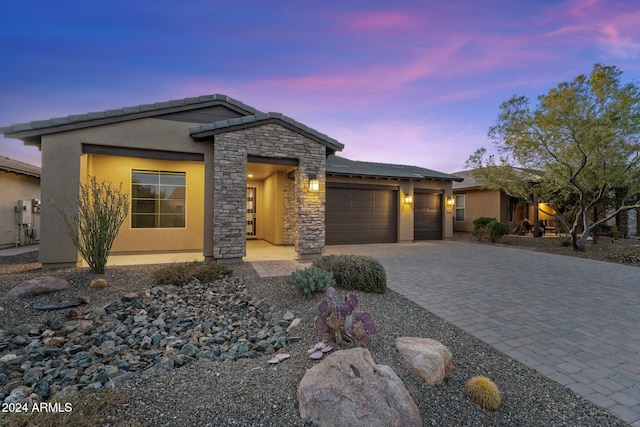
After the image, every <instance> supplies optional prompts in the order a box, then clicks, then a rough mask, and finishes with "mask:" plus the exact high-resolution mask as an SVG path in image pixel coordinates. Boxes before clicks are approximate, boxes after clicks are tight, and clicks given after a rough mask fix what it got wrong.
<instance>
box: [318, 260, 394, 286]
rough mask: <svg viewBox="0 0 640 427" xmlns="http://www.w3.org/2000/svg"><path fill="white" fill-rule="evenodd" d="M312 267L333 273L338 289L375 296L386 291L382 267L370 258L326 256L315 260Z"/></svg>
mask: <svg viewBox="0 0 640 427" xmlns="http://www.w3.org/2000/svg"><path fill="white" fill-rule="evenodd" d="M313 266H314V267H317V268H321V269H323V270H325V271H330V272H331V273H333V278H334V280H335V281H336V286H338V287H339V288H342V289H349V290H355V291H362V292H368V293H375V294H383V293H385V292H386V291H387V274H386V272H385V271H384V267H383V266H382V264H380V262H379V261H378V260H375V259H373V258H371V257H366V256H359V255H327V256H323V257H322V258H319V259H317V260H315V261H314V262H313Z"/></svg>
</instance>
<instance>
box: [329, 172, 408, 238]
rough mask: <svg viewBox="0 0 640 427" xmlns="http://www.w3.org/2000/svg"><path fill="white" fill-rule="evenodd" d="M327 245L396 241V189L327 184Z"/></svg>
mask: <svg viewBox="0 0 640 427" xmlns="http://www.w3.org/2000/svg"><path fill="white" fill-rule="evenodd" d="M326 206H327V208H326V244H328V245H340V244H361V243H395V242H397V240H398V238H397V236H398V209H397V206H398V191H397V190H396V189H390V188H389V187H348V186H342V185H340V184H328V188H327V204H326Z"/></svg>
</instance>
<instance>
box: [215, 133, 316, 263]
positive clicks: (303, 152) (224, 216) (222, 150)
mask: <svg viewBox="0 0 640 427" xmlns="http://www.w3.org/2000/svg"><path fill="white" fill-rule="evenodd" d="M249 155H253V156H262V157H272V158H289V159H297V160H298V168H297V169H296V171H295V181H294V183H293V185H292V187H293V188H292V190H293V194H292V195H287V194H285V204H286V203H287V202H286V200H290V201H292V202H293V203H294V207H293V209H287V212H288V213H287V215H286V217H285V220H286V223H285V230H287V229H289V234H290V235H292V236H293V244H294V247H295V249H296V251H297V252H298V254H299V255H301V256H305V255H312V254H321V253H323V252H324V241H325V230H324V227H325V222H324V220H325V218H324V214H325V171H326V169H325V168H326V147H325V146H324V145H323V144H320V143H318V142H316V141H313V140H311V139H308V138H306V137H304V136H302V135H300V134H298V133H296V132H293V131H291V130H289V129H287V128H285V127H283V126H280V125H278V124H274V123H269V124H264V125H257V126H255V127H250V128H246V129H240V130H236V131H230V132H227V133H222V134H219V135H216V136H215V139H214V159H213V165H214V195H213V197H214V202H213V206H214V207H213V211H214V236H213V242H214V249H213V253H214V258H216V259H234V258H241V257H243V256H245V255H246V185H247V178H246V175H247V156H249ZM310 173H311V174H316V176H317V177H318V179H319V180H320V191H318V192H310V191H309V179H308V176H309V174H310ZM285 187H287V188H289V187H290V185H289V184H287V185H286V186H285ZM286 191H287V190H286V189H285V192H286ZM291 229H293V230H292V232H291ZM285 239H286V238H285ZM285 241H286V240H285Z"/></svg>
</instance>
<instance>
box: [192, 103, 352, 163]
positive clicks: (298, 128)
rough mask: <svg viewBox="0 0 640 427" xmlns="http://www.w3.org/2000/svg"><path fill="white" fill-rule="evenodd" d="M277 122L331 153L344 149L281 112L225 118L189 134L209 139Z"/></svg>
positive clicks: (194, 137)
mask: <svg viewBox="0 0 640 427" xmlns="http://www.w3.org/2000/svg"><path fill="white" fill-rule="evenodd" d="M272 123H276V124H279V125H280V126H282V127H285V128H287V129H289V130H291V131H293V132H296V133H299V134H301V135H303V136H305V137H306V138H309V139H311V140H313V141H316V142H318V143H320V144H323V145H325V146H326V147H327V148H328V149H329V150H331V151H332V152H331V154H333V153H334V152H336V151H342V150H343V149H344V144H342V143H340V142H338V141H337V140H335V139H333V138H330V137H329V136H327V135H325V134H323V133H320V132H318V131H315V130H313V129H311V128H309V127H308V126H305V125H303V124H302V123H299V122H297V121H295V120H293V119H291V118H289V117H287V116H284V115H282V114H280V113H267V114H259V115H254V116H247V117H238V118H237V119H230V120H224V121H221V122H215V123H209V124H206V125H201V126H197V127H193V128H191V129H189V134H190V135H191V137H192V138H193V139H194V140H196V141H208V140H209V139H210V138H211V137H213V136H215V135H220V134H223V133H229V132H234V131H237V130H242V129H249V128H252V127H256V126H262V125H265V124H272Z"/></svg>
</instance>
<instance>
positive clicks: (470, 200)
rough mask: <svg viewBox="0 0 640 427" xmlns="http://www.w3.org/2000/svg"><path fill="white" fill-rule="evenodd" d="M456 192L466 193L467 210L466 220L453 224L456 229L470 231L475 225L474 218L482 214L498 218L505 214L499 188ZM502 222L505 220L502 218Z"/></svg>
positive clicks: (465, 212)
mask: <svg viewBox="0 0 640 427" xmlns="http://www.w3.org/2000/svg"><path fill="white" fill-rule="evenodd" d="M455 194H456V195H460V194H464V195H465V210H464V221H455V222H454V225H453V229H454V231H465V232H470V231H471V227H472V226H473V224H472V223H473V220H474V219H476V218H478V217H481V216H488V217H493V218H496V219H500V218H502V216H503V215H502V207H501V206H502V197H501V192H500V191H499V190H466V191H461V190H460V191H456V192H455ZM507 206H508V205H507ZM454 209H455V207H454ZM507 209H508V208H507ZM507 219H508V216H507ZM501 222H504V221H502V220H501Z"/></svg>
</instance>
